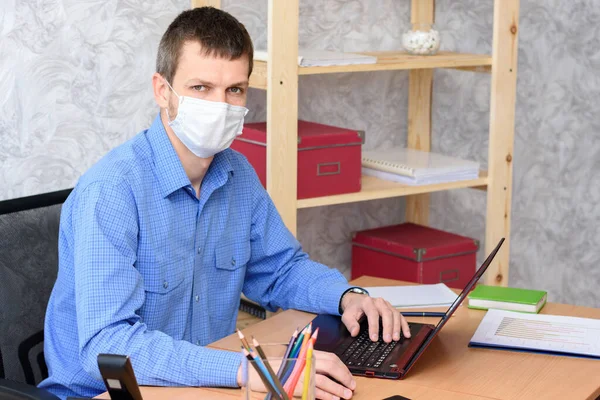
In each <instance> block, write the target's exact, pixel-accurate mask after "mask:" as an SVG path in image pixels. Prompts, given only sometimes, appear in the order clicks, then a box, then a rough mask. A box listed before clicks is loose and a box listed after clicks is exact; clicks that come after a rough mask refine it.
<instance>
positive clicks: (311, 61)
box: [254, 49, 377, 67]
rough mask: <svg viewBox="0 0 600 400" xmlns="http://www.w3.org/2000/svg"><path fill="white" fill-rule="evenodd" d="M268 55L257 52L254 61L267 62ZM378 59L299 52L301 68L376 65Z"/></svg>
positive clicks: (362, 56)
mask: <svg viewBox="0 0 600 400" xmlns="http://www.w3.org/2000/svg"><path fill="white" fill-rule="evenodd" d="M267 58H268V54H267V52H266V51H264V50H255V51H254V59H255V60H258V61H267ZM376 62H377V57H373V56H367V55H365V54H357V53H344V52H341V51H328V50H310V49H299V50H298V65H299V66H301V67H323V66H328V65H352V64H375V63H376Z"/></svg>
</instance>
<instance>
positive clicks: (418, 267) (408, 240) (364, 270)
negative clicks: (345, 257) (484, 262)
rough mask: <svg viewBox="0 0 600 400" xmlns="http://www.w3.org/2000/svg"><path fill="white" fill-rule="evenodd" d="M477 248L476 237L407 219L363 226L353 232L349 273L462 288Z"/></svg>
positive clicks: (473, 271)
mask: <svg viewBox="0 0 600 400" xmlns="http://www.w3.org/2000/svg"><path fill="white" fill-rule="evenodd" d="M478 249H479V242H478V241H477V240H475V239H471V238H469V237H466V236H461V235H457V234H454V233H450V232H446V231H442V230H438V229H434V228H430V227H426V226H422V225H418V224H413V223H408V222H407V223H403V224H399V225H393V226H386V227H382V228H377V229H370V230H365V231H361V232H356V233H355V234H354V235H353V239H352V274H351V275H352V279H356V278H358V277H359V276H362V275H370V276H376V277H380V278H391V279H398V280H403V281H409V282H417V283H440V282H443V283H445V284H446V285H447V286H448V287H451V288H457V289H463V288H464V287H465V285H466V284H467V283H468V282H469V280H470V279H471V278H472V277H473V275H474V274H475V271H476V268H477V266H476V262H477V260H476V257H477V250H478Z"/></svg>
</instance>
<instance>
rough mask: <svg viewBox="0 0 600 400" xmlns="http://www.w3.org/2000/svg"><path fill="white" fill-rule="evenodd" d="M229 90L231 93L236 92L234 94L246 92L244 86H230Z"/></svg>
mask: <svg viewBox="0 0 600 400" xmlns="http://www.w3.org/2000/svg"><path fill="white" fill-rule="evenodd" d="M229 91H230V92H231V93H234V94H242V93H244V90H243V89H242V88H239V87H232V88H229Z"/></svg>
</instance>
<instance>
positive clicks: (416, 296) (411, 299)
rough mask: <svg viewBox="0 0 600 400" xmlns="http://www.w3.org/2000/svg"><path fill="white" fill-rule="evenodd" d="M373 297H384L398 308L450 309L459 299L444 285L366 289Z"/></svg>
mask: <svg viewBox="0 0 600 400" xmlns="http://www.w3.org/2000/svg"><path fill="white" fill-rule="evenodd" d="M365 289H366V290H367V291H368V292H369V295H370V296H371V297H382V298H384V299H385V300H387V301H389V302H390V303H391V304H392V306H394V307H396V308H429V307H449V306H450V305H451V304H452V303H453V302H454V300H456V298H457V297H458V295H457V294H456V293H454V292H453V291H452V290H451V289H450V288H449V287H448V286H446V285H445V284H443V283H436V284H431V285H413V286H374V287H366V288H365Z"/></svg>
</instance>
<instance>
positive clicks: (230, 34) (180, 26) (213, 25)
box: [156, 7, 254, 84]
mask: <svg viewBox="0 0 600 400" xmlns="http://www.w3.org/2000/svg"><path fill="white" fill-rule="evenodd" d="M186 41H197V42H199V43H200V45H201V46H202V51H203V53H204V54H205V55H214V56H217V57H222V58H227V59H229V60H236V59H238V58H240V57H242V56H244V55H247V56H248V63H249V65H248V76H250V74H251V73H252V66H253V60H252V59H253V56H254V48H253V46H252V39H250V35H249V34H248V31H246V28H245V27H244V25H243V24H242V23H241V22H239V21H238V20H237V19H236V18H235V17H234V16H232V15H231V14H229V13H227V12H225V11H222V10H219V9H217V8H214V7H198V8H193V9H191V10H186V11H183V12H182V13H181V14H179V15H178V16H177V18H175V20H173V22H171V24H170V25H169V27H168V28H167V30H166V32H165V33H164V35H163V37H162V39H161V40H160V44H159V45H158V54H157V56H156V72H158V73H159V74H161V75H162V77H163V78H165V79H166V80H167V81H168V82H169V83H171V84H173V77H174V76H175V71H177V66H178V64H179V56H180V55H181V48H182V47H183V44H184V43H185V42H186Z"/></svg>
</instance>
